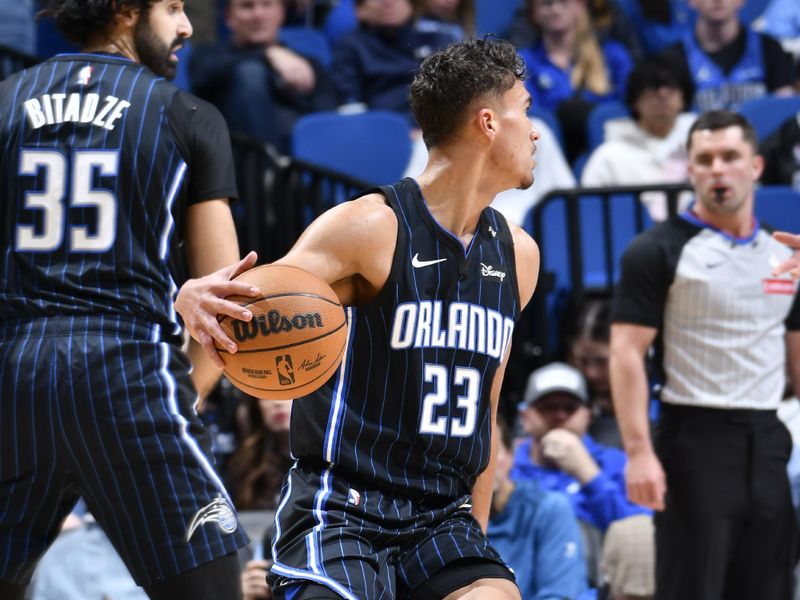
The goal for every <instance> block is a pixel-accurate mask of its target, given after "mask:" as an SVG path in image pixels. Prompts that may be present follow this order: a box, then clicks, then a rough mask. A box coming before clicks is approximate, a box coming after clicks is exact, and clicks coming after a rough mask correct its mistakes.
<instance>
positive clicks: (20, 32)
mask: <svg viewBox="0 0 800 600" xmlns="http://www.w3.org/2000/svg"><path fill="white" fill-rule="evenodd" d="M34 9H35V6H34V0H0V14H1V15H3V19H2V20H0V47H4V48H10V49H11V50H14V51H16V52H20V53H22V54H27V55H28V56H36V20H35V18H34Z"/></svg>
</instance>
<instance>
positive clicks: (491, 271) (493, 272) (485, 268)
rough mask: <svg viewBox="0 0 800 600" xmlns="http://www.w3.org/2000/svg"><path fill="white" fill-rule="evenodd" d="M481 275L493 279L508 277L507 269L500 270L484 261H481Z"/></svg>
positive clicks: (501, 279)
mask: <svg viewBox="0 0 800 600" xmlns="http://www.w3.org/2000/svg"><path fill="white" fill-rule="evenodd" d="M481 275H483V276H484V277H490V278H492V279H499V280H500V281H503V280H504V279H505V278H506V273H505V271H498V270H497V269H495V268H494V267H492V265H486V264H484V263H481Z"/></svg>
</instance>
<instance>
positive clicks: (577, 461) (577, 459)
mask: <svg viewBox="0 0 800 600" xmlns="http://www.w3.org/2000/svg"><path fill="white" fill-rule="evenodd" d="M541 444H542V455H543V456H544V457H545V459H546V460H547V461H548V462H550V463H552V464H554V465H555V466H556V467H558V468H559V469H561V470H562V471H564V472H565V473H568V474H570V475H572V476H573V477H574V478H575V479H577V480H578V481H579V482H580V483H581V485H585V484H587V483H589V482H590V481H591V480H592V479H594V478H595V477H596V476H597V474H598V473H599V472H600V468H599V467H598V466H597V463H596V462H595V461H594V459H593V458H592V456H591V455H590V454H589V452H588V451H587V450H586V446H584V445H583V442H582V441H581V438H580V437H578V436H577V435H575V434H574V433H573V432H571V431H569V430H568V429H553V430H551V431H548V432H547V433H546V434H545V435H544V437H542V441H541Z"/></svg>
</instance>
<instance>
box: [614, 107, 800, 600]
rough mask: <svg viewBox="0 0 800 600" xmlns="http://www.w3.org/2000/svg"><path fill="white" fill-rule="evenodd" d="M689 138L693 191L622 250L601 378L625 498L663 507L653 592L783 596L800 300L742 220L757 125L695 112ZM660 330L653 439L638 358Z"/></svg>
mask: <svg viewBox="0 0 800 600" xmlns="http://www.w3.org/2000/svg"><path fill="white" fill-rule="evenodd" d="M687 145H688V152H689V174H690V177H691V181H692V184H693V187H694V189H695V197H696V199H697V200H696V202H695V204H694V205H693V206H692V208H691V210H690V211H687V212H685V213H683V214H681V215H679V216H676V217H673V218H672V219H670V220H668V221H666V222H665V223H661V224H659V225H657V226H656V227H654V228H652V229H650V230H648V231H646V232H645V233H643V234H641V235H640V236H639V237H637V238H636V239H635V240H634V241H633V242H632V243H631V245H630V246H629V247H628V248H627V250H626V251H625V254H624V256H623V258H622V271H621V276H620V282H619V286H618V289H617V290H616V292H615V297H614V308H613V314H612V328H611V360H610V369H611V384H612V393H613V398H614V404H615V406H616V413H617V418H618V420H619V423H620V429H621V431H622V437H623V440H624V443H625V450H626V452H627V454H628V466H627V470H626V480H627V484H628V487H627V491H628V496H629V498H630V499H631V500H632V501H633V502H636V503H639V504H642V505H645V506H649V507H651V508H653V509H655V510H657V511H658V512H657V513H656V516H655V526H656V580H657V583H656V588H657V589H658V594H659V598H664V599H675V600H678V599H681V600H683V599H685V598H703V599H704V600H721V599H723V598H725V599H736V598H747V599H749V598H759V599H764V600H769V599H778V598H789V597H790V595H791V589H792V571H793V569H794V566H795V564H796V552H795V548H796V538H797V530H796V526H795V519H794V511H793V508H792V503H791V497H790V490H789V482H788V478H787V474H786V466H787V461H788V459H789V456H790V453H791V449H792V442H791V437H790V435H789V433H788V432H787V430H786V427H785V426H784V425H783V423H781V422H780V420H779V419H778V418H777V417H776V414H775V411H776V409H777V408H778V405H779V404H780V402H781V398H782V396H783V393H784V387H785V371H786V356H787V352H788V357H789V364H790V367H789V368H790V369H791V372H792V380H793V381H794V382H795V389H797V384H798V382H800V302H798V301H797V298H796V296H797V283H796V282H794V281H792V280H791V279H789V278H777V277H776V276H775V275H773V274H772V273H771V270H772V266H771V261H781V260H785V259H787V258H788V257H789V256H790V254H791V251H790V250H789V249H788V248H786V247H784V246H782V245H781V244H780V243H779V242H778V241H777V240H775V239H774V238H773V237H772V236H771V235H770V234H769V233H768V232H767V231H766V230H764V229H762V228H761V227H760V226H758V221H757V220H756V219H755V218H754V215H753V202H754V200H753V196H754V193H753V187H754V183H755V181H756V180H757V179H758V177H759V175H760V174H761V170H762V167H763V159H762V157H761V156H759V155H758V154H757V152H756V133H755V130H754V129H753V127H752V125H751V124H750V123H749V122H748V121H747V120H746V119H744V118H743V117H742V116H741V115H739V114H737V113H732V112H728V111H712V112H709V113H704V114H702V115H700V116H699V117H698V119H697V121H696V122H695V124H694V125H693V126H692V129H691V130H690V133H689V138H688V144H687ZM657 337H658V339H660V340H661V343H660V344H659V352H658V356H659V358H660V360H659V361H658V362H659V365H658V366H659V367H660V370H661V371H662V372H663V375H664V377H663V387H662V389H661V407H660V414H659V425H658V428H657V431H658V435H657V438H656V443H655V447H654V445H653V442H652V441H651V436H650V428H649V422H648V418H647V405H648V401H649V390H648V379H647V372H646V369H645V357H646V356H647V354H648V351H649V348H650V347H651V345H652V344H653V343H654V342H655V341H656V339H657Z"/></svg>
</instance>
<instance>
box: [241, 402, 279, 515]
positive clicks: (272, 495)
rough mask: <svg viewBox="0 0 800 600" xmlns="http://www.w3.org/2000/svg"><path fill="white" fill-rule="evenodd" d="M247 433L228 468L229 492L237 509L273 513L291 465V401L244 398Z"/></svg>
mask: <svg viewBox="0 0 800 600" xmlns="http://www.w3.org/2000/svg"><path fill="white" fill-rule="evenodd" d="M245 408H246V413H247V417H248V422H249V423H250V424H251V427H250V433H249V434H248V435H247V437H245V439H244V441H243V442H242V444H241V446H240V447H239V449H238V450H237V451H236V453H234V455H233V456H232V457H231V459H230V463H229V465H228V485H227V487H228V489H229V491H230V493H231V497H232V498H233V503H234V504H235V505H236V508H237V509H239V510H274V509H275V508H277V505H278V497H279V496H280V491H281V485H282V483H283V478H284V476H285V475H286V473H287V472H288V471H289V468H290V467H291V466H292V459H291V456H290V454H289V418H290V414H291V410H292V401H291V400H283V401H281V400H259V399H258V398H254V397H253V396H247V398H246V400H245Z"/></svg>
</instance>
